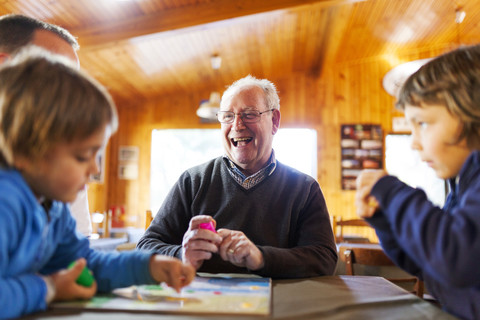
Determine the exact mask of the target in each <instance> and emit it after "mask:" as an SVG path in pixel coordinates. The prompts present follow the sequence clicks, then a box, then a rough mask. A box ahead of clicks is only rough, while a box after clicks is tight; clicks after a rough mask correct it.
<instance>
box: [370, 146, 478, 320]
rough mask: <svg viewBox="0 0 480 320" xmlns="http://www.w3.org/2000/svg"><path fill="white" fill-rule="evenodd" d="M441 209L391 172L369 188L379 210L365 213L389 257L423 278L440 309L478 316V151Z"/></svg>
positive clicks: (462, 170)
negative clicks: (441, 307) (377, 203)
mask: <svg viewBox="0 0 480 320" xmlns="http://www.w3.org/2000/svg"><path fill="white" fill-rule="evenodd" d="M450 183H451V192H450V194H449V196H448V198H447V201H446V204H445V206H444V208H443V209H441V208H439V207H436V206H435V205H434V204H432V203H431V202H430V201H428V199H427V197H426V195H425V193H424V192H423V191H422V190H420V189H414V188H411V187H409V186H407V185H406V184H404V183H403V182H401V181H400V180H398V179H397V178H395V177H392V176H386V177H383V178H382V179H380V180H379V181H378V182H377V183H376V184H375V186H374V187H373V189H372V195H373V196H375V198H377V199H378V200H379V203H380V207H381V210H379V211H378V212H376V213H375V215H374V216H373V217H372V218H370V219H367V220H368V222H369V223H370V224H371V225H372V226H373V227H374V228H375V229H376V231H377V235H378V237H379V239H380V242H381V245H382V247H383V248H384V250H385V251H386V252H387V254H388V255H389V257H390V258H391V259H392V260H393V261H395V263H396V264H397V265H399V266H400V267H402V268H403V269H405V270H406V271H408V272H410V273H412V274H414V275H417V276H419V277H420V278H422V279H424V281H425V283H426V286H427V288H428V290H429V292H430V293H431V294H432V295H433V296H434V297H435V298H437V299H438V300H439V302H440V303H441V304H442V306H443V307H444V309H445V310H446V311H448V312H450V313H452V314H454V315H456V316H458V317H461V318H464V319H480V152H478V151H476V152H473V153H472V154H471V155H470V156H469V157H468V159H467V160H466V162H465V164H464V165H463V167H462V169H461V170H460V174H459V176H458V178H457V179H453V180H452V181H450Z"/></svg>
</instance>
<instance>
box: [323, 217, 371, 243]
mask: <svg viewBox="0 0 480 320" xmlns="http://www.w3.org/2000/svg"><path fill="white" fill-rule="evenodd" d="M332 227H333V235H334V236H335V242H336V243H365V242H373V241H371V240H370V239H368V238H366V237H358V236H354V237H352V236H351V235H352V234H355V232H358V231H359V230H361V229H364V230H365V228H367V230H368V229H369V228H370V230H371V228H372V227H371V226H370V225H369V224H368V223H367V222H366V221H365V220H363V219H343V218H342V217H341V216H333V217H332ZM350 230H353V231H352V232H351V231H350ZM346 231H347V232H348V233H347V232H346ZM346 233H347V234H348V236H345V234H346ZM376 242H378V241H376Z"/></svg>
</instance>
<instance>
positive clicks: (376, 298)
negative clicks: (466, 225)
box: [29, 276, 455, 320]
mask: <svg viewBox="0 0 480 320" xmlns="http://www.w3.org/2000/svg"><path fill="white" fill-rule="evenodd" d="M272 294H273V303H272V314H271V315H270V316H268V317H258V316H257V317H244V316H214V315H203V316H201V315H198V316H192V315H180V314H178V315H172V314H159V313H155V314H153V313H152V314H147V313H126V312H92V311H83V312H80V313H78V312H73V311H65V310H49V311H47V312H44V313H38V314H35V315H33V316H31V317H29V319H51V320H63V319H81V320H90V319H91V320H93V319H95V320H109V319H114V320H127V319H128V320H130V319H140V320H142V319H145V320H147V319H148V320H150V319H151V320H153V319H155V320H159V319H163V320H165V319H171V320H194V319H219V320H220V319H225V320H226V319H237V320H244V319H284V320H289V319H290V320H307V319H335V320H337V319H388V320H392V319H393V320H394V319H410V320H412V319H435V320H440V319H455V318H454V317H453V316H450V315H448V314H446V313H444V312H443V311H442V310H440V309H438V308H437V307H435V306H434V305H432V304H430V303H429V302H426V301H424V300H422V299H419V298H418V297H416V296H414V295H412V294H409V293H408V292H406V291H405V290H402V289H401V288H399V287H397V286H395V285H393V284H392V283H390V282H389V281H387V280H385V279H384V278H381V277H366V276H328V277H317V278H309V279H298V280H274V281H273V293H272Z"/></svg>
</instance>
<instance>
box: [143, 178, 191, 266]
mask: <svg viewBox="0 0 480 320" xmlns="http://www.w3.org/2000/svg"><path fill="white" fill-rule="evenodd" d="M185 180H187V181H188V180H189V176H188V174H186V173H184V174H183V175H182V176H181V177H180V179H179V180H178V181H177V182H176V183H175V185H174V186H173V188H172V189H171V190H170V192H169V194H168V195H167V197H166V198H165V201H164V202H163V204H162V206H161V207H160V210H159V211H158V213H157V214H156V215H155V218H154V219H153V221H152V223H151V224H150V226H149V227H148V229H147V230H146V231H145V234H144V235H143V236H142V237H141V238H140V240H139V241H138V243H137V249H142V250H152V251H155V252H156V253H159V254H164V255H168V256H172V257H176V258H178V259H182V240H183V235H184V233H185V232H186V231H187V229H188V224H189V222H190V219H191V218H192V215H191V214H190V213H189V212H190V209H189V208H190V206H191V201H189V200H188V199H191V198H192V191H191V189H190V188H187V187H186V186H185Z"/></svg>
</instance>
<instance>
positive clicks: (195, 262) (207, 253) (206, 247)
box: [182, 215, 222, 270]
mask: <svg viewBox="0 0 480 320" xmlns="http://www.w3.org/2000/svg"><path fill="white" fill-rule="evenodd" d="M211 221H212V222H213V224H214V225H216V222H215V220H213V218H212V217H210V216H206V215H200V216H195V217H193V218H192V220H190V224H189V226H188V230H187V232H185V234H184V235H183V241H182V249H183V250H182V251H183V252H182V261H183V262H184V263H188V264H190V265H192V266H193V267H194V268H195V270H198V269H199V268H200V267H201V266H202V264H203V261H204V260H209V259H211V258H212V254H213V253H217V252H218V245H219V244H220V243H221V242H222V237H220V236H219V235H218V234H216V233H214V232H212V231H210V230H206V229H201V228H199V226H200V224H201V223H209V222H211Z"/></svg>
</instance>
